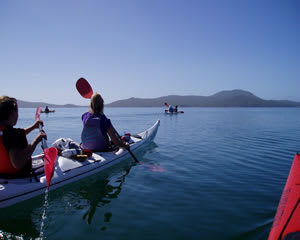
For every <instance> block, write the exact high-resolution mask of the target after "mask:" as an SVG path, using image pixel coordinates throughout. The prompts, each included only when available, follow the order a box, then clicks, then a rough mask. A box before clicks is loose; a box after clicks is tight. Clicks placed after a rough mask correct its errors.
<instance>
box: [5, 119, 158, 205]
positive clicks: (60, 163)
mask: <svg viewBox="0 0 300 240" xmlns="http://www.w3.org/2000/svg"><path fill="white" fill-rule="evenodd" d="M159 124H160V121H159V120H158V121H156V123H155V124H154V125H153V126H152V127H151V128H149V129H147V130H146V131H144V132H141V133H139V134H137V135H138V136H137V135H134V136H131V140H132V141H133V142H134V143H133V144H131V146H130V149H131V151H132V152H136V151H139V150H140V149H141V148H143V147H145V146H147V145H148V144H149V143H150V142H152V141H153V139H154V138H155V136H156V133H157V130H158V127H159ZM42 158H43V155H42V154H40V155H37V156H33V157H32V159H33V168H38V167H39V166H41V167H42V168H43V160H42ZM128 158H130V154H129V153H128V151H126V150H124V149H119V150H118V151H114V152H97V153H93V154H92V156H90V157H88V158H87V159H86V160H85V161H83V162H82V161H77V160H74V159H71V158H65V157H62V156H58V157H57V160H56V163H55V168H54V174H53V177H52V180H51V185H50V189H49V190H50V191H52V190H54V189H57V188H59V187H62V186H64V185H66V184H69V183H72V182H75V181H78V180H80V179H83V178H86V177H88V176H91V175H93V174H96V173H99V172H101V171H102V170H104V169H106V168H109V167H111V166H113V165H115V164H117V163H119V162H121V161H123V160H126V159H128ZM46 187H47V184H46V177H45V175H44V173H42V174H41V175H38V176H37V179H35V178H32V179H30V178H22V179H0V208H4V207H8V206H10V205H13V204H16V203H19V202H22V201H24V200H27V199H30V198H33V197H35V196H38V195H41V194H43V193H44V192H45V190H46Z"/></svg>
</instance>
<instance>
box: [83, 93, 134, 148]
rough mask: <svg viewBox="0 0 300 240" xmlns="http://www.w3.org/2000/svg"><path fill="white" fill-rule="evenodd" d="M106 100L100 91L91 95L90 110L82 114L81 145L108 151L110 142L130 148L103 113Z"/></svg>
mask: <svg viewBox="0 0 300 240" xmlns="http://www.w3.org/2000/svg"><path fill="white" fill-rule="evenodd" d="M103 109H104V101H103V99H102V97H101V95H100V94H99V93H95V94H94V95H93V96H92V97H91V102H90V110H89V112H86V113H84V114H83V115H82V117H81V118H82V121H83V130H82V133H81V141H82V143H81V147H82V148H83V149H88V150H92V151H95V152H96V151H108V150H109V146H110V142H109V137H110V139H111V141H112V142H113V144H114V145H116V146H118V147H122V148H126V149H129V148H130V146H129V144H128V143H126V142H123V141H121V139H120V138H119V136H118V134H117V132H116V130H115V128H114V127H113V125H112V123H111V121H110V119H108V118H107V117H106V116H105V114H104V113H103Z"/></svg>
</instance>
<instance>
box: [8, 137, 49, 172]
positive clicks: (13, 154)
mask: <svg viewBox="0 0 300 240" xmlns="http://www.w3.org/2000/svg"><path fill="white" fill-rule="evenodd" d="M44 137H46V134H45V133H44V132H39V133H38V135H37V136H36V137H35V139H34V140H33V141H32V142H31V143H30V144H28V145H27V146H26V147H25V148H23V149H20V148H11V149H10V150H9V157H10V160H11V163H12V165H13V166H14V167H15V168H16V169H18V170H21V169H22V168H23V167H25V166H26V165H27V164H28V162H29V161H31V155H32V153H33V152H34V150H35V148H36V146H37V144H38V143H39V142H40V141H41V140H42V138H44Z"/></svg>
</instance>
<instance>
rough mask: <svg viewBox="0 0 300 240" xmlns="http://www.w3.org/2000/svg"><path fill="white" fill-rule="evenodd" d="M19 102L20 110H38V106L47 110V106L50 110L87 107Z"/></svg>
mask: <svg viewBox="0 0 300 240" xmlns="http://www.w3.org/2000/svg"><path fill="white" fill-rule="evenodd" d="M17 101H18V107H19V108H36V107H38V106H40V107H42V108H45V107H46V106H48V107H49V109H50V110H51V109H53V108H73V107H85V106H78V105H74V104H64V105H57V104H51V103H45V102H26V101H22V100H19V99H18V100H17Z"/></svg>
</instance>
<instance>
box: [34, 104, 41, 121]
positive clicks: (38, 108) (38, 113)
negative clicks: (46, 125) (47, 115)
mask: <svg viewBox="0 0 300 240" xmlns="http://www.w3.org/2000/svg"><path fill="white" fill-rule="evenodd" d="M41 111H42V108H41V107H37V108H36V112H35V120H40V113H41Z"/></svg>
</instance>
